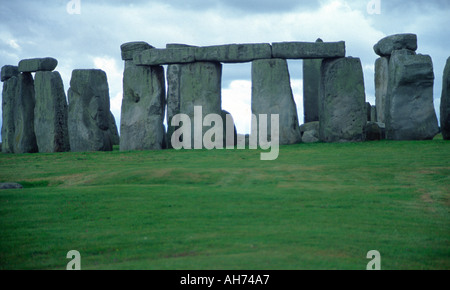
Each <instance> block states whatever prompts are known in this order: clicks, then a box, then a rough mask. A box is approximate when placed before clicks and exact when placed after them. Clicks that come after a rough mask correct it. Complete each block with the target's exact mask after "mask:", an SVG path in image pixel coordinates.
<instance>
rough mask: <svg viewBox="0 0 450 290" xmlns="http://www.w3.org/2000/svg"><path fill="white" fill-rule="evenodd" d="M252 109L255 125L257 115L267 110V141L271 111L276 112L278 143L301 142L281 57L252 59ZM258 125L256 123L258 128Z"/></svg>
mask: <svg viewBox="0 0 450 290" xmlns="http://www.w3.org/2000/svg"><path fill="white" fill-rule="evenodd" d="M252 113H253V114H254V115H256V116H257V119H258V122H257V123H258V125H259V124H260V121H259V118H258V115H259V114H267V125H268V126H267V136H268V141H270V140H271V139H270V138H271V121H270V120H271V114H278V115H279V144H280V145H285V144H295V143H299V142H301V133H300V127H299V122H298V115H297V106H296V104H295V101H294V97H293V95H292V89H291V85H290V77H289V71H288V66H287V62H286V60H285V59H263V60H255V61H253V62H252ZM253 125H254V124H252V126H253ZM259 129H260V128H259V127H258V132H259ZM252 131H253V129H252Z"/></svg>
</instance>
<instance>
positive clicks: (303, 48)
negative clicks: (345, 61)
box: [272, 41, 345, 59]
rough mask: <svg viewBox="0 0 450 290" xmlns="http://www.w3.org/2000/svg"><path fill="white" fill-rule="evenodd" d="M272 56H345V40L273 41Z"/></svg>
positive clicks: (295, 57)
mask: <svg viewBox="0 0 450 290" xmlns="http://www.w3.org/2000/svg"><path fill="white" fill-rule="evenodd" d="M272 57H274V58H285V59H310V58H335V57H345V42H344V41H339V42H274V43H272Z"/></svg>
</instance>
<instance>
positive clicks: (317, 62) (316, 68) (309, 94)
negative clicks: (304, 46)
mask: <svg viewBox="0 0 450 290" xmlns="http://www.w3.org/2000/svg"><path fill="white" fill-rule="evenodd" d="M316 42H317V43H321V42H323V41H322V40H321V39H320V38H319V39H317V40H316ZM321 65H322V60H321V59H304V60H303V115H304V122H305V123H308V122H314V121H319V87H320V66H321Z"/></svg>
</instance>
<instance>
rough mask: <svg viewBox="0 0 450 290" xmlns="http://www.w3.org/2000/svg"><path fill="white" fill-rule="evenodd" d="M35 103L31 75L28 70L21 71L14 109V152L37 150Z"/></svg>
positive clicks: (32, 151)
mask: <svg viewBox="0 0 450 290" xmlns="http://www.w3.org/2000/svg"><path fill="white" fill-rule="evenodd" d="M35 103H36V101H35V92H34V80H33V76H32V75H31V73H29V72H24V73H21V74H20V75H19V94H18V96H17V99H16V102H15V109H14V114H15V115H14V153H35V152H38V145H37V141H36V135H35V133H34V108H35Z"/></svg>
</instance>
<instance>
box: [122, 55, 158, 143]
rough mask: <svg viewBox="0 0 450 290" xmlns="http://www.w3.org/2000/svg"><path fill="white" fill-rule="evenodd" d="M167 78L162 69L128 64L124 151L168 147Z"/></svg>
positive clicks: (125, 95) (124, 91)
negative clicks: (166, 140)
mask: <svg viewBox="0 0 450 290" xmlns="http://www.w3.org/2000/svg"><path fill="white" fill-rule="evenodd" d="M164 112H165V79H164V68H163V67H162V66H136V65H135V64H134V63H133V61H131V60H128V61H126V62H125V71H124V74H123V99H122V112H121V119H120V150H122V151H126V150H160V149H163V148H164V139H165V130H164V124H163V122H164Z"/></svg>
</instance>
